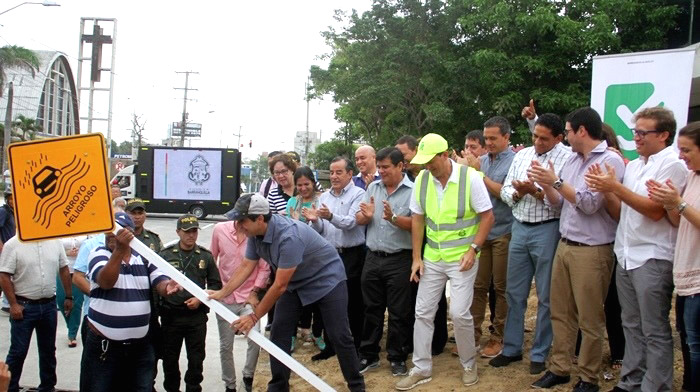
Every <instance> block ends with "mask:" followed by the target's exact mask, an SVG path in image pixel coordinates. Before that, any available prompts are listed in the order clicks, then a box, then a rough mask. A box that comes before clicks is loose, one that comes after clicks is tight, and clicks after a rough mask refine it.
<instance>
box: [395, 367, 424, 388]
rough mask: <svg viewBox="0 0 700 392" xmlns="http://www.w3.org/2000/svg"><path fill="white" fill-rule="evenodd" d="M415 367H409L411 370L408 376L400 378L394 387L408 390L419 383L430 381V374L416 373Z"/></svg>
mask: <svg viewBox="0 0 700 392" xmlns="http://www.w3.org/2000/svg"><path fill="white" fill-rule="evenodd" d="M414 370H415V369H411V371H410V372H409V373H408V376H406V377H404V378H402V379H401V380H400V381H399V382H397V383H396V389H397V390H399V391H408V390H411V389H413V388H415V387H417V386H419V385H421V384H425V383H426V382H430V381H431V380H432V379H433V378H432V377H430V376H423V375H420V374H418V373H417V372H415V371H414Z"/></svg>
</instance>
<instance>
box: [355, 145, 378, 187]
mask: <svg viewBox="0 0 700 392" xmlns="http://www.w3.org/2000/svg"><path fill="white" fill-rule="evenodd" d="M355 165H356V166H357V170H358V171H359V173H357V175H356V176H354V177H353V178H352V182H353V183H354V184H355V185H356V186H359V187H360V188H362V189H365V190H366V189H367V186H368V185H369V184H371V183H372V182H373V181H375V180H378V179H379V173H377V153H376V152H375V151H374V148H372V146H360V148H358V149H357V150H356V151H355Z"/></svg>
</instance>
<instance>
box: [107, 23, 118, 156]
mask: <svg viewBox="0 0 700 392" xmlns="http://www.w3.org/2000/svg"><path fill="white" fill-rule="evenodd" d="M112 26H113V28H112V65H110V67H109V111H108V112H107V157H110V158H111V157H112V101H113V96H114V64H115V61H116V56H117V20H116V19H114V22H113V24H112Z"/></svg>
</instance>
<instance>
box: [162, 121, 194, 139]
mask: <svg viewBox="0 0 700 392" xmlns="http://www.w3.org/2000/svg"><path fill="white" fill-rule="evenodd" d="M170 129H171V130H170V137H180V136H181V130H182V122H174V123H173V124H172V126H171V128H170ZM185 137H202V124H199V123H187V125H186V126H185Z"/></svg>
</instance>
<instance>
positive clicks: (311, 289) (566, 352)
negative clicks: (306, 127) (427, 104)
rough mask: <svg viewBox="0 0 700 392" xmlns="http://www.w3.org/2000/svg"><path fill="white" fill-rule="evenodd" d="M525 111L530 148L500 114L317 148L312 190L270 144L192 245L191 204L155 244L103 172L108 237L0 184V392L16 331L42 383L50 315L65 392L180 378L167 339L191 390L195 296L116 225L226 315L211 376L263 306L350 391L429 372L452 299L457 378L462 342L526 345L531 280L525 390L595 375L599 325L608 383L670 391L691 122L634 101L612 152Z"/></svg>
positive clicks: (697, 269)
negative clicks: (65, 365)
mask: <svg viewBox="0 0 700 392" xmlns="http://www.w3.org/2000/svg"><path fill="white" fill-rule="evenodd" d="M522 116H523V117H524V118H525V119H526V121H527V123H528V125H529V128H530V131H531V133H532V142H533V143H532V144H533V145H532V146H531V147H526V148H521V149H514V148H513V146H511V143H510V135H511V133H512V130H511V126H510V124H509V123H508V121H507V120H506V119H505V118H503V117H500V116H496V117H492V118H490V119H488V120H487V121H486V122H485V123H484V126H483V130H476V131H472V132H469V133H467V134H466V137H465V141H464V147H463V149H460V151H455V150H453V149H450V148H449V145H448V142H447V141H446V140H445V139H444V138H443V137H442V136H440V135H439V134H436V133H429V134H427V135H425V136H423V137H422V138H421V139H420V140H417V139H416V138H414V137H412V136H409V135H406V136H403V137H401V138H399V139H398V140H397V141H396V144H395V146H390V147H384V148H382V149H380V150H379V151H375V149H374V148H372V147H371V146H361V147H359V148H358V149H357V150H356V153H355V157H354V158H355V159H354V160H352V159H350V158H349V157H344V156H339V157H337V158H335V159H333V160H332V162H331V163H330V167H329V173H330V188H329V189H327V190H323V188H322V187H321V184H320V183H319V182H318V179H317V178H316V177H315V176H314V171H313V170H311V169H310V168H308V167H305V166H300V162H299V157H298V155H294V154H287V153H282V152H273V153H271V154H270V155H269V161H268V164H269V169H270V174H271V177H270V178H269V179H267V180H266V181H264V182H263V183H262V184H261V187H260V190H259V192H258V193H251V194H245V195H243V196H241V197H240V198H239V200H238V201H237V202H236V204H235V206H234V208H233V209H232V210H231V211H230V212H229V213H227V214H226V216H227V217H228V219H229V220H228V221H226V222H221V223H218V224H216V226H215V227H214V232H213V236H212V241H211V244H209V247H208V249H207V248H205V247H204V246H201V245H200V244H198V243H197V239H198V233H199V222H198V220H197V218H196V217H194V216H192V215H189V214H186V215H183V216H181V217H180V218H179V219H178V220H177V225H176V227H177V228H176V233H177V235H178V238H179V241H177V242H176V243H175V244H173V245H171V246H168V247H165V248H164V247H163V245H162V242H161V241H160V238H159V236H158V235H157V234H156V233H153V232H151V231H149V230H147V229H145V227H144V224H145V222H146V216H147V215H146V204H145V203H144V202H143V201H141V200H139V199H132V200H130V201H129V202H128V203H126V202H125V201H124V200H123V199H121V198H120V197H118V196H119V195H118V189H117V190H116V192H115V194H114V200H113V204H114V209H115V211H118V212H117V213H116V215H115V219H116V221H117V222H118V223H119V224H120V225H121V226H122V227H123V229H122V230H120V231H118V232H117V234H114V233H105V234H100V235H96V236H93V237H89V238H88V237H79V238H72V239H66V240H63V241H59V240H56V241H42V242H34V243H22V242H19V241H18V240H17V239H16V237H13V235H14V223H13V221H12V194H11V192H9V193H8V191H7V190H6V195H5V200H6V205H5V206H4V207H3V209H0V239H1V240H2V242H3V245H2V248H0V249H1V252H2V253H1V254H0V286H1V287H2V290H3V292H4V293H5V296H6V297H7V300H8V302H9V309H8V311H9V313H10V334H11V344H10V351H9V353H8V356H7V359H6V361H7V365H6V366H7V368H5V367H4V366H3V365H4V364H2V365H0V391H2V390H3V385H2V382H3V380H5V381H4V382H6V383H9V387H8V390H10V391H17V390H18V381H19V378H20V375H21V372H22V367H23V363H24V360H25V358H26V355H27V351H28V348H29V342H30V340H31V336H32V333H33V332H34V331H36V335H37V343H38V349H39V367H40V378H41V385H40V386H39V390H46V391H50V390H52V389H53V388H54V386H55V385H56V366H57V364H56V357H55V344H56V324H57V313H58V311H60V312H61V313H62V314H63V315H64V318H65V321H66V324H67V326H68V328H67V329H68V336H67V344H68V346H69V347H75V346H76V345H77V340H76V339H77V334H78V331H80V333H81V340H82V345H83V356H82V362H81V374H80V390H81V391H111V390H120V391H123V390H134V391H151V390H152V389H154V388H155V384H154V380H155V375H156V372H157V362H158V360H159V359H160V360H162V368H163V376H164V383H163V387H164V388H165V390H166V391H179V390H180V385H181V383H182V377H181V373H180V369H179V365H178V362H179V358H180V352H181V349H182V345H183V342H184V345H185V348H186V351H187V363H188V365H187V370H186V372H185V375H184V384H185V389H186V390H187V391H200V390H201V383H202V380H203V363H204V359H205V355H206V352H205V339H206V334H207V328H206V324H207V320H208V307H207V306H206V305H205V304H203V303H202V302H201V301H199V300H198V299H197V298H195V297H193V296H192V294H190V293H188V292H187V291H184V290H183V289H182V287H181V286H180V285H178V284H177V283H176V282H175V281H174V280H171V279H170V278H169V277H167V276H165V275H164V274H163V273H162V272H161V271H159V269H158V268H156V267H155V266H154V265H153V264H152V263H151V262H149V260H147V258H146V257H143V256H141V255H139V254H138V253H136V252H135V251H133V250H131V249H130V247H129V242H130V241H131V240H132V239H134V238H136V239H138V240H140V241H142V242H144V243H145V244H146V245H148V246H149V247H150V248H151V249H152V250H154V251H155V252H157V253H158V254H159V255H160V256H161V257H162V258H163V259H164V260H166V261H167V262H168V263H170V264H171V265H172V266H173V267H175V268H176V269H178V270H179V271H181V272H182V273H184V274H185V275H186V276H187V278H189V279H190V280H192V281H193V282H195V283H196V284H197V285H198V286H199V287H201V288H202V289H207V290H208V293H209V298H210V299H213V300H218V301H220V302H221V303H223V304H224V306H226V307H227V308H228V309H229V310H230V311H231V312H233V313H234V314H236V315H237V316H238V317H239V318H238V320H236V321H235V322H234V323H233V324H231V325H229V323H228V322H227V321H225V320H224V319H222V318H220V317H218V316H217V326H218V333H219V341H220V350H219V357H220V362H221V378H222V380H223V383H224V387H225V390H226V391H227V392H230V391H236V390H237V387H239V388H242V389H244V390H246V391H251V390H252V389H253V379H254V377H255V372H256V366H257V362H258V356H259V347H258V346H257V345H256V344H255V343H253V342H252V341H248V348H247V351H246V361H245V366H244V368H243V371H242V374H243V380H242V383H240V384H239V383H238V382H237V380H236V372H235V367H234V361H233V355H232V351H233V343H234V335H235V334H236V333H243V334H247V333H248V332H249V331H250V330H252V329H255V330H257V331H261V330H262V326H261V325H260V319H262V318H263V316H265V315H267V316H268V325H267V326H266V327H265V329H266V330H269V337H270V340H271V341H272V342H273V343H274V344H276V345H277V346H278V347H280V348H281V349H282V350H284V351H285V352H287V353H292V352H293V351H294V349H295V347H296V345H297V344H298V342H300V341H303V342H305V343H309V344H314V345H315V346H316V347H317V348H318V353H317V354H315V355H314V356H313V357H312V360H313V361H322V360H327V359H329V358H332V357H334V356H335V357H336V358H337V360H338V363H339V365H340V369H341V372H342V375H343V376H344V378H345V381H346V383H347V387H348V388H349V389H350V390H351V391H364V390H365V389H366V387H365V383H364V376H363V375H364V374H366V373H367V372H370V371H374V372H382V371H386V374H387V377H392V376H393V377H397V382H396V385H395V387H396V389H397V390H401V391H406V390H410V389H413V388H415V387H417V386H419V385H421V384H425V383H428V382H430V381H431V380H432V378H433V377H441V376H440V375H437V374H434V372H433V368H432V357H433V356H435V355H438V354H440V353H442V352H443V350H444V348H445V345H446V343H447V341H448V330H447V319H448V314H449V318H450V319H451V321H452V325H453V336H452V338H451V339H453V340H454V342H455V347H454V349H453V350H452V354H453V355H455V356H456V357H457V358H458V361H455V366H459V368H460V370H462V371H461V379H460V382H461V383H462V384H463V385H465V386H471V385H475V384H477V383H478V381H479V375H480V374H484V373H486V372H488V371H489V370H488V369H477V361H476V359H477V357H478V356H481V357H483V358H489V359H490V360H489V362H488V364H489V367H495V368H499V367H506V366H509V365H511V364H512V363H514V362H518V361H522V360H523V356H524V352H523V349H524V340H525V339H524V337H525V313H526V310H527V303H528V297H529V295H530V290H531V286H532V283H533V280H534V287H535V290H534V294H535V295H536V297H537V316H536V323H535V327H534V331H533V339H532V345H531V347H530V351H529V355H528V356H529V373H530V374H532V375H533V382H532V385H531V386H532V387H534V388H552V387H554V386H557V385H560V384H568V383H570V382H571V375H572V373H574V372H575V373H577V374H578V377H579V378H578V381H577V382H576V383H575V385H574V386H573V390H574V391H575V392H595V391H598V390H599V389H600V383H601V379H600V378H601V373H602V370H603V362H604V360H605V359H607V358H604V357H603V344H604V342H605V337H606V333H607V340H608V343H609V345H610V358H609V361H610V362H609V365H610V367H611V368H613V369H619V380H618V382H617V385H616V386H615V387H614V388H613V391H628V392H633V391H635V392H636V391H670V390H673V386H672V383H673V373H674V366H673V353H674V349H673V338H672V326H671V324H670V320H669V315H670V311H671V308H672V295H673V292H674V289H675V292H676V320H677V328H678V331H679V332H680V338H681V348H682V353H683V363H684V372H683V374H684V377H683V385H682V386H681V387H682V389H683V390H686V391H698V390H700V257H698V254H697V253H694V252H693V251H692V243H694V242H695V241H697V240H698V239H700V122H694V123H690V124H688V125H686V126H685V127H683V128H682V129H680V131H678V134H677V135H676V120H675V119H674V117H673V113H672V112H670V111H669V110H667V109H665V108H662V107H650V108H646V109H643V110H641V111H639V112H638V113H637V114H636V115H635V117H634V124H635V125H634V128H633V129H632V132H633V134H634V142H635V145H636V152H637V154H638V158H636V159H634V160H631V161H628V160H627V159H626V158H625V157H624V156H623V154H622V153H621V152H620V148H619V146H618V144H617V140H616V136H615V134H614V132H613V131H612V129H611V128H610V127H609V126H607V125H606V124H604V123H602V121H601V118H600V116H599V115H598V113H596V111H595V110H593V109H591V108H587V107H585V108H579V109H577V110H574V111H573V112H572V113H570V114H569V115H568V116H567V117H566V119H565V120H562V119H561V118H560V117H559V116H557V115H555V114H551V113H546V114H542V115H539V116H538V115H537V113H536V111H535V108H534V105H533V104H532V102H531V103H530V105H528V106H526V107H524V108H523V111H522ZM674 141H676V143H677V144H676V145H675V146H674ZM7 211H9V213H8V212H7ZM447 282H449V285H447ZM447 290H449V291H448V293H449V301H447V300H446V296H447V295H446V294H447V293H446V291H447ZM448 302H449V305H448ZM487 306H488V307H489V308H490V312H489V313H490V316H491V317H490V322H488V323H484V322H485V321H486V320H485V319H486V308H487ZM385 318H387V328H386V334H385V333H384V332H385V331H384V325H385ZM81 324H82V327H81ZM489 324H490V325H489ZM384 336H386V339H385V347H384V350H385V352H386V360H387V362H388V366H383V364H382V363H381V361H380V353H381V350H382V347H381V345H380V343H381V340H382V338H383V337H384ZM210 354H211V353H210ZM409 358H410V360H411V361H410V363H412V366H409ZM575 368H577V370H576V371H575V370H574V369H575ZM270 369H271V375H272V377H271V379H270V381H269V383H268V385H267V389H268V390H269V391H287V390H289V377H290V370H289V369H288V368H287V367H286V366H285V365H284V364H282V363H281V362H280V361H278V360H277V359H276V358H274V357H272V356H271V357H270ZM382 369H384V370H382ZM8 373H9V375H8ZM125 374H128V375H129V376H128V377H125V376H124V375H125ZM537 377H538V378H537ZM239 385H240V386H239Z"/></svg>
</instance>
